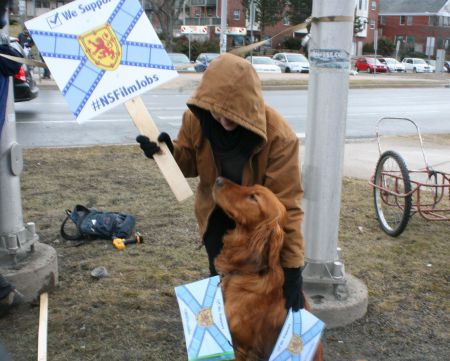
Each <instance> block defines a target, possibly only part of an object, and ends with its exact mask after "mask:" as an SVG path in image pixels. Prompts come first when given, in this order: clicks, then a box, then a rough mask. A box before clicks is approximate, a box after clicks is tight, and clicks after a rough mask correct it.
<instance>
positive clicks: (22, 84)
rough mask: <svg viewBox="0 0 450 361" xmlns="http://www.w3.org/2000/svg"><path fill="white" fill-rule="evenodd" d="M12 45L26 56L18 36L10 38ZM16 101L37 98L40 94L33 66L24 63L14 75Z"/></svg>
mask: <svg viewBox="0 0 450 361" xmlns="http://www.w3.org/2000/svg"><path fill="white" fill-rule="evenodd" d="M9 42H10V45H11V46H12V47H13V48H14V49H16V50H17V51H18V52H19V53H21V54H22V55H23V56H24V57H25V51H24V50H23V48H22V46H21V45H20V44H19V41H18V40H17V39H16V38H10V41H9ZM13 88H14V101H15V102H17V103H18V102H24V101H28V100H32V99H34V98H36V97H37V96H38V94H39V88H38V87H37V86H36V82H35V81H34V79H33V75H32V73H31V68H30V67H29V66H28V65H26V64H22V66H21V67H20V69H19V71H18V72H17V74H16V75H14V77H13Z"/></svg>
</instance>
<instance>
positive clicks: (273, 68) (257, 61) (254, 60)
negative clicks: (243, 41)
mask: <svg viewBox="0 0 450 361" xmlns="http://www.w3.org/2000/svg"><path fill="white" fill-rule="evenodd" d="M245 59H246V60H247V61H248V62H249V63H250V64H252V65H253V67H254V68H255V70H256V72H257V73H273V74H276V73H281V69H280V67H279V66H278V65H277V64H275V62H274V61H273V60H272V59H271V58H269V57H268V56H247V57H246V58H245Z"/></svg>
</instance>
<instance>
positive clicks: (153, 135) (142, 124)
mask: <svg viewBox="0 0 450 361" xmlns="http://www.w3.org/2000/svg"><path fill="white" fill-rule="evenodd" d="M125 107H126V108H127V110H128V113H129V114H130V116H131V119H133V122H134V125H135V126H136V128H138V130H139V132H140V133H141V134H143V135H145V136H147V137H148V138H149V139H150V140H151V141H153V142H157V139H158V136H159V131H158V128H157V127H156V124H155V122H154V121H153V119H152V116H151V115H150V113H149V112H148V110H147V108H146V107H145V104H144V102H143V100H142V98H141V97H139V96H138V97H135V98H133V99H131V100H128V101H127V102H125ZM159 146H160V147H161V150H162V154H155V155H154V156H153V158H154V159H155V161H156V164H158V167H159V169H160V170H161V172H162V174H163V176H164V178H165V179H166V181H167V183H168V184H169V186H170V189H172V192H173V193H174V194H175V197H176V198H177V200H178V201H179V202H181V201H183V200H185V199H186V198H189V197H190V196H191V195H192V194H193V193H192V189H191V188H190V187H189V184H188V182H187V180H186V178H185V177H184V175H183V173H182V172H181V170H180V168H179V167H178V164H177V162H176V161H175V159H174V158H173V157H172V154H171V153H170V150H169V148H167V145H166V144H165V143H164V142H163V143H159Z"/></svg>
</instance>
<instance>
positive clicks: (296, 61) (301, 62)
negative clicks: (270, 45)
mask: <svg viewBox="0 0 450 361" xmlns="http://www.w3.org/2000/svg"><path fill="white" fill-rule="evenodd" d="M272 59H273V60H274V61H275V63H276V64H277V65H278V66H279V67H280V68H281V71H282V72H284V73H291V72H293V73H294V72H297V73H309V61H308V59H306V57H305V56H304V55H302V54H297V53H277V54H275V55H274V56H273V57H272Z"/></svg>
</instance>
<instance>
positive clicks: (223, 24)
mask: <svg viewBox="0 0 450 361" xmlns="http://www.w3.org/2000/svg"><path fill="white" fill-rule="evenodd" d="M227 2H228V0H222V3H221V8H220V9H221V11H220V54H223V53H226V52H227Z"/></svg>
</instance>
